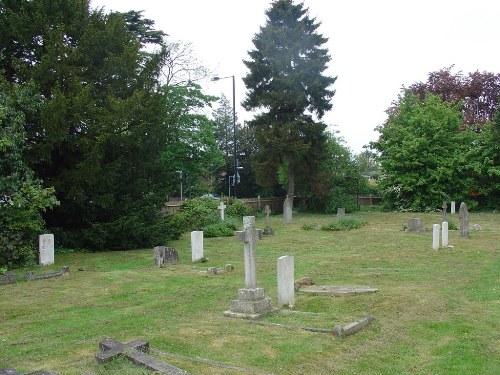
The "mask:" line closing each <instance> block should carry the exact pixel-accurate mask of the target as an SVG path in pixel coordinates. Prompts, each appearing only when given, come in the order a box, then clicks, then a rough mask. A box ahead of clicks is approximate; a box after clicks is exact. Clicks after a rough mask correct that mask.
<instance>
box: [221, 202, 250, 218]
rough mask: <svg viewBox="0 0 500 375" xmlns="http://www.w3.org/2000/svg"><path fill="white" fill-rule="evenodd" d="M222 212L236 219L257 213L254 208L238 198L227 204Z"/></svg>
mask: <svg viewBox="0 0 500 375" xmlns="http://www.w3.org/2000/svg"><path fill="white" fill-rule="evenodd" d="M224 212H225V214H226V215H227V216H231V217H234V218H238V219H241V218H242V217H243V216H256V214H257V212H256V211H255V210H254V209H252V208H251V207H249V206H247V205H246V204H245V203H243V202H242V201H240V200H238V199H236V200H234V201H233V202H232V203H231V204H229V205H228V206H227V208H226V210H225V211H224Z"/></svg>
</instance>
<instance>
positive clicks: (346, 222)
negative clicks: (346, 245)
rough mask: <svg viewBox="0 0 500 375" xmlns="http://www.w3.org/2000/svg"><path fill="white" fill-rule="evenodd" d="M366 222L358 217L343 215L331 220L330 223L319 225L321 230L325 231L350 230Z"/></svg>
mask: <svg viewBox="0 0 500 375" xmlns="http://www.w3.org/2000/svg"><path fill="white" fill-rule="evenodd" d="M365 224H366V222H365V221H362V220H360V219H358V218H357V217H354V216H344V217H341V218H338V219H337V220H335V221H333V222H332V223H330V224H327V225H323V226H322V227H321V230H325V231H341V230H345V231H348V230H351V229H358V228H361V227H362V226H363V225H365Z"/></svg>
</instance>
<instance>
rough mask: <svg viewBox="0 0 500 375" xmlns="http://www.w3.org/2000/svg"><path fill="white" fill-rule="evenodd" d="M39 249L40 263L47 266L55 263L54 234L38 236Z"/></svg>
mask: <svg viewBox="0 0 500 375" xmlns="http://www.w3.org/2000/svg"><path fill="white" fill-rule="evenodd" d="M38 249H39V252H40V257H39V264H40V265H41V266H46V265H49V264H54V235H53V234H41V235H40V236H38Z"/></svg>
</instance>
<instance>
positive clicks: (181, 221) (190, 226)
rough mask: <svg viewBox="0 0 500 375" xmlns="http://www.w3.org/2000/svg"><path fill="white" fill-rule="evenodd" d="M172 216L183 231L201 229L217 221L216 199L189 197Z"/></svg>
mask: <svg viewBox="0 0 500 375" xmlns="http://www.w3.org/2000/svg"><path fill="white" fill-rule="evenodd" d="M174 216H175V217H176V219H175V220H177V225H178V226H179V227H180V228H182V231H183V232H190V231H193V230H202V228H203V227H205V226H207V225H209V224H214V223H216V222H217V221H219V212H218V210H217V201H215V200H213V199H207V198H194V199H191V200H189V201H187V202H186V203H185V204H184V205H183V207H182V209H181V211H180V212H178V213H177V214H175V215H174Z"/></svg>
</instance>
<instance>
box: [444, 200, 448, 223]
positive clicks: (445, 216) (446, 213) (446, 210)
mask: <svg viewBox="0 0 500 375" xmlns="http://www.w3.org/2000/svg"><path fill="white" fill-rule="evenodd" d="M443 221H448V205H447V204H446V202H443Z"/></svg>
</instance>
